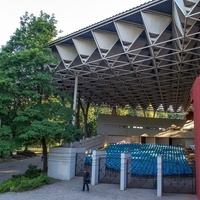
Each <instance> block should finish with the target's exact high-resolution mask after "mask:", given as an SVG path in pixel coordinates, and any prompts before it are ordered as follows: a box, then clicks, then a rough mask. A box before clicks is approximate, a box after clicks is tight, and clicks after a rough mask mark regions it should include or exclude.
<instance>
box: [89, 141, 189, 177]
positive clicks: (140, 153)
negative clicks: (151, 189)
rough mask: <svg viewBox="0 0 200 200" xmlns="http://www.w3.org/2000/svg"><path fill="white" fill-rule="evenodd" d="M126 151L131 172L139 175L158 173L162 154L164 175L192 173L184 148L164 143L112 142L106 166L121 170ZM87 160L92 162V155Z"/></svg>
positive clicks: (108, 149) (107, 150)
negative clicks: (122, 155)
mask: <svg viewBox="0 0 200 200" xmlns="http://www.w3.org/2000/svg"><path fill="white" fill-rule="evenodd" d="M124 152H129V153H131V173H132V174H135V175H138V176H142V175H144V176H145V175H148V176H151V175H156V174H157V156H158V155H162V160H163V174H164V175H177V174H192V169H191V167H190V165H189V164H188V161H187V159H186V157H185V155H184V151H183V148H182V147H175V146H169V145H164V144H159V145H154V144H112V145H110V146H108V147H107V148H106V167H107V168H109V169H113V170H120V167H121V160H120V158H121V153H124ZM86 162H87V163H91V162H92V156H88V157H87V158H86Z"/></svg>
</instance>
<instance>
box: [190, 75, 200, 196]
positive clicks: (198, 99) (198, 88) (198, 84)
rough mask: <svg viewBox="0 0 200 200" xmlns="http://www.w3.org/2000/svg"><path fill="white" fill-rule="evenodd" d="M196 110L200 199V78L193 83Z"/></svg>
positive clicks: (192, 93)
mask: <svg viewBox="0 0 200 200" xmlns="http://www.w3.org/2000/svg"><path fill="white" fill-rule="evenodd" d="M190 99H191V103H192V104H193V109H194V145H195V163H196V194H197V196H198V198H199V199H200V76H199V77H197V78H196V79H195V81H194V83H193V86H192V89H191V92H190Z"/></svg>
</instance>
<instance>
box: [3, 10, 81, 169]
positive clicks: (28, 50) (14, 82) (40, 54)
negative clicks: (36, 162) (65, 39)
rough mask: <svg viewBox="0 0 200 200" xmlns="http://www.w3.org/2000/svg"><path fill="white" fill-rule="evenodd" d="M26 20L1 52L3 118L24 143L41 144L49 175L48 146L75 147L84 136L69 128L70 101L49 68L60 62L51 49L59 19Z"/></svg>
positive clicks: (49, 17) (71, 112) (25, 17)
mask: <svg viewBox="0 0 200 200" xmlns="http://www.w3.org/2000/svg"><path fill="white" fill-rule="evenodd" d="M20 20H21V21H20V28H19V29H17V30H16V32H15V33H14V35H13V36H11V39H10V41H8V43H7V44H6V46H5V47H3V48H2V50H1V52H0V80H1V79H2V81H0V86H1V90H0V108H2V111H1V112H0V114H1V116H0V118H1V119H2V124H4V125H8V126H9V127H10V129H11V130H12V135H13V136H14V137H15V138H19V139H20V140H21V141H23V144H25V145H30V144H33V143H34V142H36V141H40V142H41V144H42V147H43V156H44V165H43V170H44V171H45V172H46V171H47V144H48V142H49V141H51V140H55V141H57V140H61V139H63V140H64V141H68V142H71V141H74V140H76V139H78V138H79V135H81V134H82V132H80V131H79V130H76V129H75V127H72V125H70V124H69V121H70V120H71V119H72V115H73V111H72V109H71V108H69V107H66V105H67V101H69V98H67V96H66V94H64V93H62V92H60V91H58V90H56V89H55V88H54V87H53V85H52V83H51V81H52V78H53V73H52V72H50V71H49V68H48V65H49V64H53V63H56V62H57V60H56V59H55V58H54V57H53V55H52V52H51V49H50V48H49V43H50V41H51V40H52V39H53V38H54V37H56V34H57V30H56V20H55V17H54V15H52V16H50V15H48V14H46V13H43V12H41V13H40V16H39V17H35V16H34V15H32V14H31V15H29V14H28V13H25V15H24V16H23V17H21V18H20ZM6 106H7V108H5V107H6ZM6 118H8V119H9V120H6Z"/></svg>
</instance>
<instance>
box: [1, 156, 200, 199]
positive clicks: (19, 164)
mask: <svg viewBox="0 0 200 200" xmlns="http://www.w3.org/2000/svg"><path fill="white" fill-rule="evenodd" d="M30 163H31V164H36V165H38V167H41V165H42V162H41V159H40V157H36V158H31V159H25V160H22V161H12V162H7V163H0V182H2V181H3V180H6V179H7V178H9V177H10V176H11V174H19V173H23V172H24V170H25V169H26V168H27V166H28V164H30ZM58 199H60V200H79V199H87V200H111V199H114V200H157V199H162V200H198V199H197V197H196V195H191V194H163V196H162V197H157V196H156V190H149V189H135V188H134V189H133V188H128V189H126V190H124V191H120V190H119V185H118V184H97V185H95V186H92V185H90V192H89V193H88V192H86V191H85V192H83V191H82V177H74V178H73V179H72V180H70V181H57V182H55V183H53V184H50V185H46V186H43V187H41V188H38V189H35V190H32V191H27V192H8V193H4V194H0V200H58Z"/></svg>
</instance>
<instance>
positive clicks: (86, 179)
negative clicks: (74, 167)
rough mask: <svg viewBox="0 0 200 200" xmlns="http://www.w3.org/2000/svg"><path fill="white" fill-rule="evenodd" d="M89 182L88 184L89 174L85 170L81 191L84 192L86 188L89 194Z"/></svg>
mask: <svg viewBox="0 0 200 200" xmlns="http://www.w3.org/2000/svg"><path fill="white" fill-rule="evenodd" d="M89 182H90V173H89V172H88V171H87V170H85V171H84V173H83V191H85V186H86V187H87V191H88V192H89V190H90V188H89Z"/></svg>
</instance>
